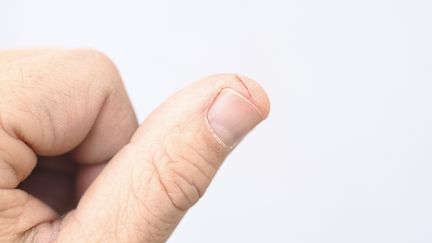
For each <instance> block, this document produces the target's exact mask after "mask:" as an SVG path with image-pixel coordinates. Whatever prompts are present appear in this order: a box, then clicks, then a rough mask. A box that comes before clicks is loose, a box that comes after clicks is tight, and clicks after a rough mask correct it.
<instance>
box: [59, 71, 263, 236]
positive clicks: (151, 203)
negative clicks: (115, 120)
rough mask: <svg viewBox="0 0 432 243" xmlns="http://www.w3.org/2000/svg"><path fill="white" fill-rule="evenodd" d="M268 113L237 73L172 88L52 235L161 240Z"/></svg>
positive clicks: (259, 91) (251, 84)
mask: <svg viewBox="0 0 432 243" xmlns="http://www.w3.org/2000/svg"><path fill="white" fill-rule="evenodd" d="M268 112H269V102H268V99H267V96H266V94H265V92H264V91H263V90H262V89H261V88H260V87H259V86H258V85H257V84H256V83H255V82H254V81H251V80H250V79H247V78H244V77H241V76H238V75H228V74H227V75H218V76H212V77H209V78H206V79H204V80H201V81H199V82H197V83H195V84H193V85H191V86H190V87H187V88H185V89H184V90H182V91H180V92H178V93H177V94H175V95H174V96H172V97H171V98H169V99H168V100H167V101H166V102H165V103H164V104H162V105H161V106H160V107H159V108H158V109H157V110H156V111H154V112H153V113H152V114H151V115H150V117H148V118H147V119H146V120H145V121H144V123H143V124H141V125H140V127H139V128H138V130H137V131H136V132H135V134H134V136H133V138H132V140H131V142H130V143H129V144H128V145H126V146H125V147H124V148H122V149H121V150H120V152H119V153H118V154H117V155H116V156H115V157H114V158H113V159H112V160H111V161H110V162H109V163H108V165H107V166H106V167H105V169H104V170H103V171H102V173H101V174H100V175H99V176H98V178H96V180H95V182H94V183H93V184H92V185H91V187H90V188H89V190H88V191H87V192H86V193H85V194H84V196H83V198H82V199H81V201H80V203H79V205H78V207H77V209H76V210H75V211H73V212H71V213H70V214H69V215H68V216H66V218H65V219H64V221H63V222H62V225H63V227H62V229H61V230H60V232H59V235H58V239H59V240H60V241H62V242H63V241H64V242H78V241H80V240H82V238H80V237H83V236H85V237H86V239H87V240H88V241H89V242H102V241H104V239H115V241H116V242H164V241H165V240H166V239H167V238H168V236H169V235H170V233H171V232H172V231H173V230H174V228H175V226H176V225H177V224H178V222H179V221H180V219H181V218H182V216H183V215H184V213H185V212H186V211H187V210H188V209H189V208H190V207H191V206H192V205H193V204H194V203H195V202H196V201H197V200H198V199H199V198H200V197H201V196H202V194H203V193H204V192H205V190H206V188H207V186H208V184H209V183H210V181H211V179H212V178H213V176H214V175H215V173H216V170H217V169H218V168H219V166H220V165H221V163H222V161H223V160H224V159H225V157H226V155H227V154H228V153H229V152H230V151H231V150H232V149H233V147H235V146H236V145H237V143H238V142H239V141H240V140H241V139H242V138H243V136H244V135H246V133H247V132H248V131H250V130H251V129H252V128H253V127H254V126H255V125H257V124H258V123H259V122H261V121H262V120H263V119H264V118H265V117H267V115H268Z"/></svg>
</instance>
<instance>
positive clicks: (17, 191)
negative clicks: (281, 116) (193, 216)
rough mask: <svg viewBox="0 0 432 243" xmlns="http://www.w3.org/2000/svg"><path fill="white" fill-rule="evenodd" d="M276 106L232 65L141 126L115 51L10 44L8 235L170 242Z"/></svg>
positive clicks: (1, 188) (4, 215)
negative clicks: (107, 53) (115, 60)
mask: <svg viewBox="0 0 432 243" xmlns="http://www.w3.org/2000/svg"><path fill="white" fill-rule="evenodd" d="M144 92H145V91H143V93H144ZM148 92H151V91H148ZM268 112H269V101H268V98H267V96H266V94H265V92H264V91H263V90H262V88H260V87H259V86H258V84H257V83H255V82H254V81H252V80H250V79H248V78H246V77H243V76H239V75H235V74H223V75H215V76H211V77H208V78H205V79H203V80H200V81H198V82H196V83H194V84H192V85H191V86H189V87H187V88H185V89H183V90H181V91H179V92H178V93H176V94H174V95H173V96H171V97H170V98H169V99H168V100H167V101H165V102H164V103H163V104H162V105H161V106H160V107H159V108H157V109H156V110H155V111H154V112H153V113H152V114H151V115H150V116H149V117H148V118H147V119H146V120H145V121H144V122H143V123H142V124H141V125H139V126H138V124H137V121H136V118H135V115H134V112H133V109H132V107H131V104H130V101H129V99H128V97H127V94H126V92H125V89H124V87H123V84H122V81H121V78H120V76H119V73H118V72H117V70H116V68H115V66H114V65H113V63H112V62H111V61H110V60H109V59H108V58H106V57H105V56H104V55H103V54H100V53H99V52H96V51H91V50H73V51H65V50H23V51H3V52H0V242H44V243H45V242H71V243H72V242H73V243H77V242H128V243H129V242H164V241H166V240H167V239H168V237H169V235H170V234H171V233H172V231H173V230H174V228H175V227H176V225H177V224H178V223H179V221H180V220H181V218H182V217H183V215H184V214H185V213H186V211H187V210H188V209H189V208H190V207H191V206H192V205H193V204H194V203H195V202H197V200H198V199H199V198H200V197H201V196H202V195H203V193H204V191H205V190H206V188H207V186H208V185H209V183H210V181H211V180H212V178H213V176H214V175H215V173H216V171H217V169H218V168H219V167H220V165H221V163H222V161H223V160H224V158H225V157H226V156H227V155H228V153H229V152H230V151H231V150H232V148H233V147H235V146H236V145H237V143H238V142H239V141H240V140H241V139H242V137H243V136H244V135H246V133H247V132H248V131H250V130H251V129H252V128H253V127H254V126H256V125H257V124H258V123H259V122H261V121H262V120H263V119H265V118H266V117H267V115H268ZM239 176H240V175H239Z"/></svg>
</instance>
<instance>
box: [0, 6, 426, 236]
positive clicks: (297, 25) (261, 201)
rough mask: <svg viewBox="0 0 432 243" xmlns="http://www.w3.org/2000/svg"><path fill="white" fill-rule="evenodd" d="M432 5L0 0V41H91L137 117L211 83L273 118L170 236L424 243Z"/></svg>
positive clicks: (9, 44) (16, 44) (0, 44)
mask: <svg viewBox="0 0 432 243" xmlns="http://www.w3.org/2000/svg"><path fill="white" fill-rule="evenodd" d="M431 13H432V1H430V0H424V1H420V0H406V1H398V0H393V1H390V0H387V1H385V0H362V1H346V0H339V1H337V0H328V1H322V0H292V1H271V0H266V1H250V0H249V1H234V0H218V1H138V0H135V1H133V0H122V1H106V0H105V1H102V0H101V1H85V0H79V1H77V0H75V1H58V0H52V1H46V0H39V1H11V0H10V1H1V2H0V48H2V49H6V48H20V47H35V46H36V47H43V46H45V47H49V46H57V47H70V48H72V47H92V48H96V49H99V50H101V51H103V52H105V53H106V54H107V55H109V56H110V57H111V58H112V59H113V60H114V62H115V63H116V64H117V65H118V67H119V69H120V71H121V73H122V76H123V78H124V81H125V83H126V87H127V90H128V92H129V94H130V96H131V99H132V102H133V105H134V107H135V108H136V112H137V114H138V117H139V119H140V121H142V120H143V119H144V118H145V117H146V115H147V114H148V113H149V112H150V111H151V110H152V109H154V108H155V107H156V106H157V105H158V104H159V103H160V102H162V101H163V100H164V99H165V98H166V97H167V96H168V95H170V94H171V93H172V92H174V91H176V90H178V89H179V88H181V87H184V86H185V85H187V84H189V83H191V82H192V81H194V80H197V79H199V78H202V77H204V76H206V75H208V74H212V73H220V72H237V73H241V74H245V75H247V76H250V77H252V78H254V79H256V80H258V81H259V82H260V83H261V84H262V85H263V87H264V88H265V89H266V90H267V91H268V93H269V96H270V98H271V101H272V112H271V115H270V117H269V119H268V120H267V121H266V122H265V123H264V124H262V125H261V126H259V127H258V128H257V129H256V130H255V131H254V132H253V133H252V134H251V135H249V136H248V137H247V139H246V140H245V141H244V142H243V143H242V144H241V145H240V146H239V147H238V149H237V150H236V151H235V152H234V153H233V154H232V155H231V156H230V157H229V159H228V160H227V161H226V163H225V164H224V166H223V167H222V169H221V170H220V171H219V173H218V174H217V176H216V178H215V180H214V181H213V183H212V185H211V187H210V188H209V189H208V192H207V194H206V195H205V197H204V198H203V199H202V200H201V201H200V202H199V203H198V204H197V205H196V206H195V207H194V208H193V209H192V210H190V212H189V213H188V214H187V216H186V217H185V218H184V220H183V222H182V223H181V225H180V226H179V227H178V228H177V230H176V231H175V232H174V234H173V236H172V237H171V239H170V240H169V242H171V243H176V242H188V243H221V242H223V243H238V242H240V243H243V242H244V243H258V242H276V243H278V242H283V243H285V242H286V243H291V242H292V243H306V242H307V243H309V242H318V243H327V242H328V243H339V242H340V243H346V242H349V243H357V242H358V243H363V242H368V243H375V242H376V243H383V242H392V243H399V242H401V243H402V242H404V243H405V242H409V243H415V242H425V243H426V242H428V243H429V242H432V196H431V193H432V150H431V149H432V128H431V125H432V115H431V104H432V96H431V92H432V14H431Z"/></svg>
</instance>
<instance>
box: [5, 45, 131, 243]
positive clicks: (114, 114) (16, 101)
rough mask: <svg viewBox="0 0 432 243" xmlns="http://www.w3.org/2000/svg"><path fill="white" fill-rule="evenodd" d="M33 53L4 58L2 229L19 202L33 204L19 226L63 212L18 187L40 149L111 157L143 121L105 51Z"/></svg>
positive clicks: (91, 158) (20, 215) (18, 216)
mask: <svg viewBox="0 0 432 243" xmlns="http://www.w3.org/2000/svg"><path fill="white" fill-rule="evenodd" d="M21 54H23V53H20V54H19V55H16V57H17V56H20V55H21ZM25 56H26V57H25V58H18V59H14V60H13V61H10V62H7V63H6V64H3V65H0V86H1V89H0V193H1V196H0V205H1V210H0V232H3V231H2V229H3V228H4V227H9V228H11V227H10V224H9V223H7V221H5V220H4V217H3V216H4V213H5V212H6V211H8V212H10V211H11V208H13V207H19V208H22V209H26V208H27V207H30V206H31V207H32V210H23V211H22V212H21V211H20V210H15V211H13V212H15V214H14V215H12V216H13V217H12V216H11V215H8V216H7V217H9V218H14V220H17V221H19V222H26V223H25V224H23V225H19V224H15V226H16V227H13V230H14V231H17V232H18V231H19V232H24V231H25V230H27V229H29V228H32V227H33V226H34V225H35V224H37V223H40V222H44V221H48V220H52V219H53V218H55V217H56V214H55V213H54V212H53V211H52V209H50V208H49V207H47V206H46V205H44V204H43V203H41V202H40V201H39V200H37V199H36V198H34V197H31V196H30V195H28V194H26V193H24V192H22V191H20V190H17V189H14V188H15V187H16V186H17V185H18V184H19V183H20V182H21V181H22V180H24V179H25V178H26V177H27V176H28V175H29V174H30V172H31V171H32V169H33V168H34V167H35V164H36V155H44V156H54V155H60V154H64V153H69V152H70V154H71V157H73V158H74V159H76V160H77V161H78V162H79V163H81V164H83V165H96V164H100V163H104V162H106V161H107V160H109V159H110V158H111V157H112V156H113V155H114V154H115V152H117V150H119V148H121V147H122V146H123V145H124V144H126V143H127V142H128V141H129V139H130V137H131V135H132V133H133V131H134V130H135V129H136V126H137V124H136V119H135V115H134V113H133V110H132V107H131V105H130V102H129V100H128V98H127V95H126V92H125V90H124V87H123V85H122V82H121V79H120V75H119V74H118V72H117V70H116V68H115V67H114V65H113V64H112V63H111V61H110V60H109V59H108V58H106V57H105V56H104V55H102V54H100V53H98V52H96V51H92V50H74V51H54V52H51V51H47V52H41V53H39V52H38V51H37V53H35V54H34V55H30V54H27V53H26V54H25ZM21 57H22V55H21ZM83 171H86V170H85V169H83ZM83 173H86V172H83ZM90 174H91V173H90ZM91 176H96V175H95V173H93V175H91ZM89 181H91V180H88V182H87V183H89ZM81 187H86V185H81ZM17 195H19V196H17ZM17 197H18V198H20V200H18V199H16V198H17ZM15 199H16V200H15ZM19 202H22V203H23V204H20V203H19ZM35 205H36V206H35ZM28 218H31V219H32V220H31V221H29V220H28ZM17 232H13V233H17ZM17 235H18V234H17ZM0 241H1V240H0Z"/></svg>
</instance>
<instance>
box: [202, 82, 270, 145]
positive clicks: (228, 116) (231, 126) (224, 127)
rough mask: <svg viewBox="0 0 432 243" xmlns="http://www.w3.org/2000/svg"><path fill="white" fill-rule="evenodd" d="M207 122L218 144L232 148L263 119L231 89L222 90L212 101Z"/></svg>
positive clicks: (253, 107) (244, 99) (247, 102)
mask: <svg viewBox="0 0 432 243" xmlns="http://www.w3.org/2000/svg"><path fill="white" fill-rule="evenodd" d="M207 120H208V123H209V125H210V127H211V128H212V129H213V132H214V134H215V135H216V136H217V138H218V140H220V141H219V142H222V143H223V144H224V145H226V146H228V147H233V146H235V145H236V144H237V143H238V142H240V140H241V139H242V138H243V137H244V136H245V135H246V134H247V133H248V132H249V131H250V130H252V129H253V128H254V127H255V126H256V125H258V123H260V122H261V121H262V120H263V118H262V116H261V114H260V112H259V110H258V108H256V106H255V105H254V104H252V103H251V102H250V101H249V100H248V99H246V98H245V97H243V96H242V95H241V94H239V93H238V92H236V91H234V90H232V89H223V90H222V91H221V92H220V93H219V95H218V96H217V97H216V99H215V100H214V101H213V104H212V105H211V107H210V110H209V111H208V114H207Z"/></svg>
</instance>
